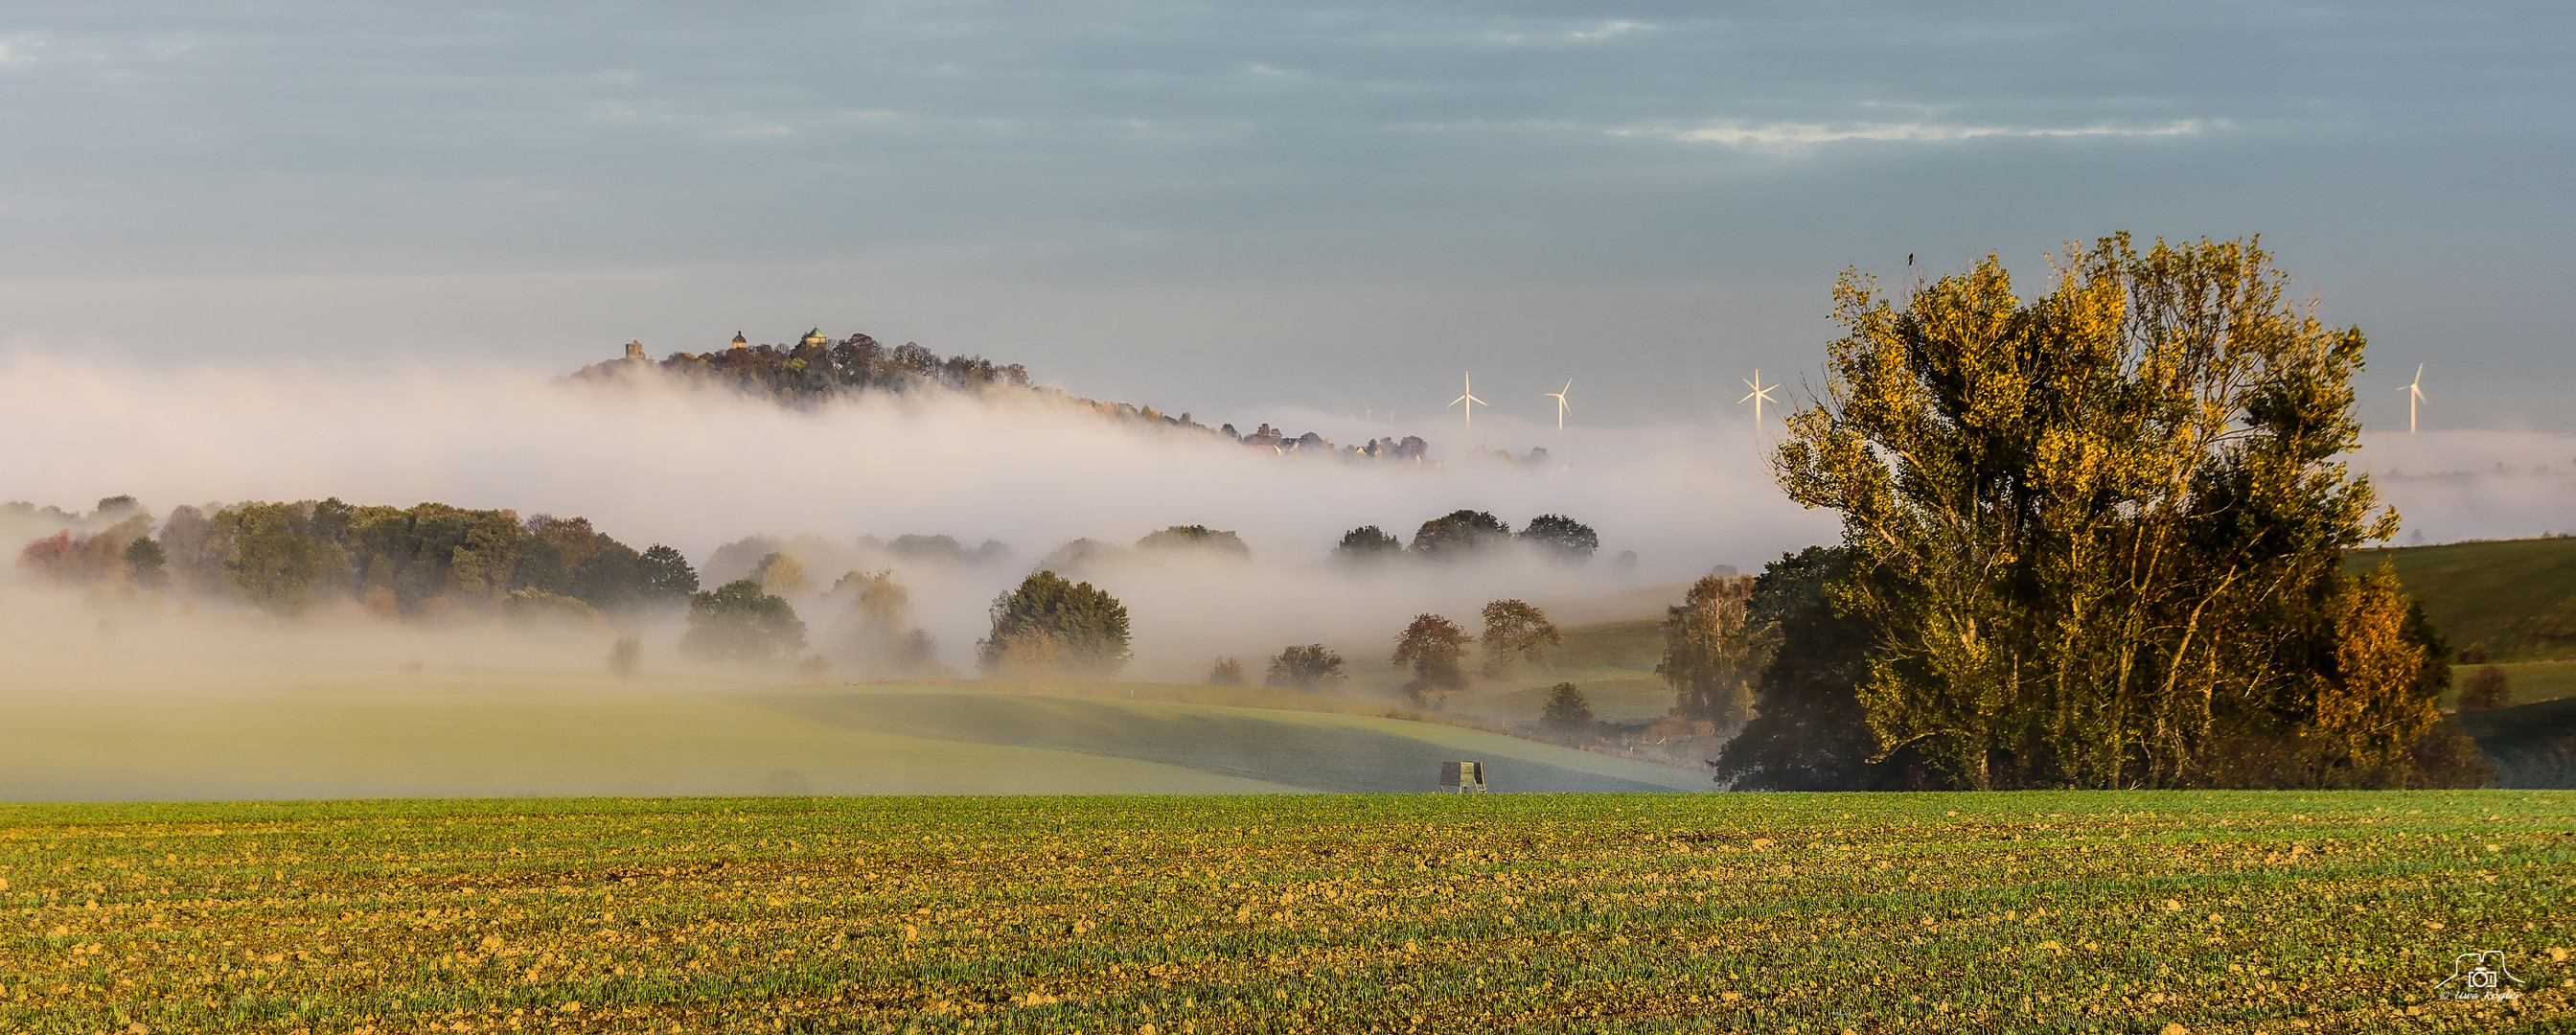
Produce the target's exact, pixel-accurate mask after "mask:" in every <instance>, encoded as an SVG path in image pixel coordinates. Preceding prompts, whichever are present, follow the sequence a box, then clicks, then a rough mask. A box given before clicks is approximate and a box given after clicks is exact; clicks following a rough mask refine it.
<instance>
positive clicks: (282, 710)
mask: <svg viewBox="0 0 2576 1035" xmlns="http://www.w3.org/2000/svg"><path fill="white" fill-rule="evenodd" d="M1409 714H1410V713H1407V712H1404V711H1402V710H1399V709H1392V708H1390V707H1388V706H1386V705H1383V704H1374V703H1368V702H1362V701H1355V700H1350V699H1346V698H1338V697H1327V696H1321V695H1311V694H1295V693H1289V692H1286V691H1278V690H1262V689H1258V688H1241V687H1236V688H1227V687H1205V686H1187V685H1171V684H1152V683H1051V684H1023V683H972V682H960V683H945V684H927V683H911V684H904V683H894V684H865V685H856V686H840V685H827V686H804V687H762V686H757V685H729V684H724V683H719V682H713V681H699V680H689V679H673V680H670V681H667V682H663V683H646V684H641V685H628V684H621V683H618V682H616V681H614V680H610V679H607V678H606V677H604V676H601V675H597V674H578V675H568V674H564V673H560V672H546V671H542V670H529V671H516V670H510V671H502V672H497V673H474V672H461V673H456V674H452V675H450V674H441V673H436V672H433V673H431V674H429V675H425V676H422V677H420V678H419V679H417V680H414V681H410V682H402V681H396V680H390V679H386V678H383V677H381V676H375V675H369V674H358V675H352V676H346V677H316V678H314V679H312V680H311V681H310V682H309V683H306V684H303V685H288V686H286V687H282V688H280V689H275V690H256V689H242V688H224V689H222V690H220V692H217V691H207V692H202V693H186V694H164V693H158V692H153V693H138V692H130V691H120V690H116V689H112V688H111V689H96V690H90V691H88V692H81V693H63V694H56V695H49V696H45V697H40V698H30V699H21V700H18V701H15V702H11V703H8V704H7V705H6V706H5V707H0V726H5V728H7V729H8V730H9V734H10V738H11V745H10V748H9V750H7V751H5V752H0V800H18V801H65V800H70V801H103V800H153V799H161V800H172V799H179V800H188V799H209V798H232V799H259V798H266V799H283V798H319V797H332V798H340V797H450V796H556V795H708V794H941V793H948V794H1108V793H1267V792H1281V791H1340V792H1359V791H1421V790H1428V789H1430V788H1431V787H1433V786H1434V785H1435V781H1436V779H1437V773H1438V766H1439V763H1441V762H1443V761H1447V760H1451V759H1476V760H1480V761H1483V762H1486V763H1487V765H1488V768H1489V769H1490V770H1491V773H1492V775H1491V779H1492V781H1493V785H1494V787H1495V788H1496V789H1498V790H1520V791H1635V790H1714V789H1715V788H1714V785H1712V784H1711V783H1710V782H1709V780H1708V777H1707V776H1706V775H1704V774H1701V773H1695V772H1690V771H1686V770H1682V769H1676V768H1672V767H1668V766H1660V765H1653V764H1649V763H1645V762H1638V761H1632V760H1628V759H1624V758H1616V757H1611V756H1607V755H1601V754H1595V753H1591V752H1584V751H1576V750H1572V749H1569V748H1563V747H1556V746H1552V745H1547V744H1540V743H1535V742H1532V741H1529V740H1524V739H1520V738H1516V737H1510V736H1504V735H1501V734H1497V733H1492V732H1487V731H1484V730H1479V729H1473V728H1467V727H1462V726H1458V725H1454V724H1449V723H1448V722H1446V721H1443V717H1441V716H1423V717H1422V718H1423V719H1425V720H1429V721H1415V720H1413V719H1411V718H1407V717H1406V716H1408V715H1409Z"/></svg>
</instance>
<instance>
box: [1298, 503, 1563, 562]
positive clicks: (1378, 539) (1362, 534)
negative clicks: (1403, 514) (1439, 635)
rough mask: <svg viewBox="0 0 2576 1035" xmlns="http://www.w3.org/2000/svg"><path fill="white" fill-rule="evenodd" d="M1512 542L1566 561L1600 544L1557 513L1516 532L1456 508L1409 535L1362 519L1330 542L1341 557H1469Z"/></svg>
mask: <svg viewBox="0 0 2576 1035" xmlns="http://www.w3.org/2000/svg"><path fill="white" fill-rule="evenodd" d="M1510 542H1518V543H1522V544H1525V545H1528V546H1531V547H1534V548H1537V549H1538V550H1540V551H1543V552H1545V553H1547V554H1549V555H1550V556H1555V557H1560V558H1563V559H1566V560H1569V561H1578V562H1579V561H1586V560H1590V559H1591V558H1592V554H1593V552H1594V551H1596V550H1599V549H1600V548H1601V536H1600V534H1599V533H1597V532H1594V531H1593V530H1592V526H1590V525H1586V524H1584V523H1582V522H1580V521H1576V520H1574V519H1573V518H1570V517H1566V516H1565V515H1563V514H1541V515H1539V516H1537V517H1534V518H1531V519H1530V523H1529V524H1528V525H1527V526H1525V527H1523V528H1522V529H1521V531H1520V532H1519V533H1518V534H1514V533H1513V532H1512V527H1511V526H1510V525H1507V524H1504V523H1503V522H1502V520H1501V519H1498V518H1496V517H1494V516H1493V515H1492V514H1489V513H1486V512H1484V511H1481V510H1457V511H1451V512H1450V513H1447V514H1443V515H1441V516H1439V517H1436V518H1432V519H1431V520H1429V521H1425V522H1423V523H1422V525H1421V527H1419V528H1416V529H1414V531H1413V541H1412V542H1411V543H1410V544H1407V543H1406V542H1405V541H1404V540H1401V539H1397V538H1396V537H1394V536H1392V535H1388V534H1387V533H1386V530H1384V529H1381V528H1379V527H1378V526H1376V525H1362V526H1360V527H1358V528H1354V529H1351V530H1350V531H1348V532H1345V533H1343V534H1342V541H1341V543H1340V544H1339V545H1337V546H1335V547H1334V548H1333V554H1334V556H1336V557H1340V558H1343V559H1345V560H1354V561H1359V560H1372V559H1376V558H1383V557H1393V556H1397V555H1400V554H1410V555H1412V556H1416V557H1426V558H1441V559H1450V560H1454V559H1459V558H1464V557H1471V556H1474V555H1476V554H1477V553H1478V552H1480V551H1485V550H1489V549H1491V548H1493V547H1495V546H1498V545H1501V544H1503V543H1510Z"/></svg>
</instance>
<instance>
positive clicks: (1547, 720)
mask: <svg viewBox="0 0 2576 1035" xmlns="http://www.w3.org/2000/svg"><path fill="white" fill-rule="evenodd" d="M1538 721H1539V724H1540V725H1543V726H1546V727H1547V728H1549V729H1552V730H1555V731H1557V732H1559V733H1579V732H1582V731H1584V730H1588V729H1591V728H1592V702H1591V701H1590V700H1589V699H1587V698H1585V697H1584V696H1583V690H1582V689H1581V688H1579V687H1576V686H1575V685H1574V684H1572V683H1558V684H1556V685H1555V686H1554V687H1551V688H1549V690H1548V692H1547V705H1546V707H1544V708H1541V709H1540V710H1539V715H1538Z"/></svg>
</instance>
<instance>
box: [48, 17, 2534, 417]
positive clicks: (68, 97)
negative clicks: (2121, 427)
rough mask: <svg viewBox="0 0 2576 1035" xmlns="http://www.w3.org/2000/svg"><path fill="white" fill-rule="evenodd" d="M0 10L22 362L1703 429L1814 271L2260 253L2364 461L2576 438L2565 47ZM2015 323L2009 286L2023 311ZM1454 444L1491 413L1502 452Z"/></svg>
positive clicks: (1811, 338) (1821, 307)
mask: <svg viewBox="0 0 2576 1035" xmlns="http://www.w3.org/2000/svg"><path fill="white" fill-rule="evenodd" d="M532 6H533V9H521V8H515V7H514V8H476V7H471V6H467V5H461V4H442V5H349V4H333V5H310V6H299V5H291V4H280V3H264V4H207V3H188V4H175V3H174V4H168V5H161V6H156V5H152V4H116V5H97V4H77V5H76V4H59V5H48V4H40V3H19V4H12V5H9V7H8V9H7V10H6V11H0V120H4V121H0V133H5V134H6V141H7V154H8V157H7V159H6V160H5V161H0V234H5V239H6V240H8V241H9V242H10V245H11V246H10V247H9V248H7V249H5V250H0V348H6V349H12V350H22V351H46V352H54V353H61V354H70V355H98V356H102V357H119V358H145V359H158V358H163V357H167V358H171V359H180V360H186V361H190V362H217V363H235V362H237V363H274V362H280V361H295V362H312V363H318V364H323V365H357V366H364V365H367V364H376V363H383V362H387V361H409V360H418V359H430V360H433V361H434V360H436V359H437V358H439V357H442V356H470V357H474V358H476V359H490V358H494V357H500V358H505V359H508V360H512V361H518V362H525V363H527V364H529V365H532V366H536V367H544V368H564V367H569V366H571V365H574V364H578V363H581V362H586V361H589V360H592V359H596V358H604V357H607V356H610V355H614V354H616V352H617V349H618V346H619V345H620V344H621V343H623V342H624V341H625V340H626V339H628V338H630V337H640V338H642V339H643V340H644V341H645V342H646V343H647V344H648V346H650V347H652V348H653V349H654V350H655V351H656V352H657V353H658V352H661V351H668V350H671V349H678V348H691V349H705V348H712V347H715V346H716V345H717V344H718V343H720V342H721V341H723V340H725V339H727V338H730V337H731V335H732V334H733V332H734V331H736V330H743V331H747V332H749V333H750V334H751V336H752V337H753V338H755V339H757V340H784V339H786V338H789V337H792V336H794V335H795V334H796V333H798V332H801V331H803V330H804V329H805V328H806V327H808V326H813V325H817V324H820V325H822V326H823V327H824V328H825V329H827V330H831V331H835V332H843V331H848V330H854V329H855V330H866V331H869V332H870V333H874V334H876V335H878V336H879V337H882V338H889V339H892V340H895V341H904V340H916V341H919V342H921V343H922V344H924V345H928V346H930V347H932V348H935V349H938V350H940V351H942V352H977V353H982V354H985V355H988V356H994V357H998V358H1003V359H1007V360H1016V361H1020V362H1024V363H1027V364H1028V365H1029V366H1030V367H1031V368H1032V369H1033V370H1035V371H1036V373H1037V374H1038V375H1039V376H1040V378H1041V379H1042V380H1045V381H1047V382H1050V383H1054V384H1058V385H1061V386H1064V387H1067V388H1071V389H1074V390H1076V391H1081V392H1085V393H1089V394H1100V395H1108V396H1112V397H1116V398H1122V399H1130V400H1136V401H1144V402H1151V403H1155V404H1158V405H1163V406H1166V407H1169V408H1173V409H1195V410H1196V411H1198V412H1199V413H1201V414H1209V415H1214V416H1217V417H1219V418H1222V419H1233V420H1245V419H1259V418H1260V416H1261V414H1262V413H1263V412H1264V408H1265V407H1274V408H1276V407H1302V408H1306V409H1311V410H1319V411H1325V412H1338V411H1343V410H1347V411H1350V412H1352V413H1354V414H1356V413H1358V412H1360V411H1361V410H1362V409H1363V408H1371V409H1378V410H1383V409H1385V408H1387V407H1390V406H1395V407H1401V408H1405V409H1407V410H1412V411H1414V412H1427V411H1430V410H1433V409H1436V408H1437V407H1438V406H1439V404H1440V403H1442V402H1444V401H1446V400H1447V399H1448V398H1449V396H1450V395H1454V394H1455V388H1454V387H1453V386H1454V385H1455V384H1456V383H1457V378H1458V374H1459V372H1460V371H1462V370H1473V371H1475V373H1476V377H1477V384H1478V393H1477V394H1478V395H1480V396H1482V397H1484V398H1487V399H1490V400H1493V401H1495V402H1496V403H1498V404H1500V405H1499V406H1498V407H1497V409H1498V410H1499V411H1500V412H1501V414H1502V415H1505V416H1509V415H1513V414H1517V415H1518V416H1521V417H1524V418H1527V419H1530V420H1541V419H1544V417H1545V416H1546V414H1547V412H1548V407H1549V406H1551V405H1552V404H1551V403H1549V402H1548V401H1547V400H1545V399H1542V398H1539V397H1538V396H1537V393H1539V392H1541V391H1546V390H1552V389H1553V388H1554V387H1555V386H1556V385H1557V384H1558V383H1559V382H1561V381H1562V380H1563V379H1564V378H1567V377H1572V378H1574V379H1575V381H1576V391H1575V396H1574V398H1575V401H1576V405H1577V407H1578V409H1577V414H1578V419H1580V420H1588V421H1593V422H1598V423H1604V424H1621V423H1640V422H1646V421H1653V420H1663V419H1693V418H1698V417H1703V416H1705V415H1707V414H1709V413H1712V412H1719V411H1729V410H1731V409H1732V403H1733V400H1734V398H1735V397H1736V396H1737V395H1740V394H1741V389H1740V388H1736V387H1734V386H1735V385H1736V383H1737V381H1738V380H1739V379H1741V378H1742V377H1744V376H1746V375H1747V374H1749V373H1750V372H1751V369H1752V368H1754V367H1756V366H1759V367H1761V368H1762V369H1763V371H1764V372H1765V374H1766V375H1771V376H1774V377H1778V376H1780V375H1784V374H1785V375H1787V377H1788V378H1789V379H1790V380H1791V381H1792V383H1793V384H1794V383H1795V378H1796V377H1797V376H1798V375H1799V374H1800V373H1802V372H1812V371H1813V370H1814V369H1815V368H1816V366H1817V365H1818V362H1819V361H1820V359H1821V356H1822V347H1821V346H1822V343H1823V342H1824V341H1825V340H1827V339H1828V338H1829V337H1830V336H1831V334H1832V328H1831V326H1830V325H1829V324H1828V323H1826V322H1825V321H1824V319H1823V316H1824V314H1825V312H1826V309H1827V297H1826V294H1827V290H1828V288H1829V287H1830V284H1831V282H1832V279H1833V276H1834V274H1835V273H1836V272H1837V271H1838V270H1840V269H1842V268H1843V267H1845V266H1858V267H1860V268H1862V269H1864V270H1868V271H1873V272H1877V273H1879V274H1881V275H1883V276H1885V277H1887V278H1889V279H1890V280H1891V281H1893V280H1894V279H1895V278H1896V277H1899V276H1901V274H1902V271H1903V267H1904V261H1905V256H1906V255H1908V254H1909V253H1910V254H1914V255H1916V256H1917V257H1918V261H1919V262H1921V263H1923V264H1925V265H1926V266H1927V267H1928V268H1930V269H1931V270H1933V271H1935V272H1941V271H1948V270H1954V269H1957V268H1960V267H1963V266H1965V265H1966V264H1968V263H1969V262H1972V261H1973V260H1974V259H1975V258H1976V257H1978V256H1981V255H1983V254H1985V253H1987V252H1989V251H1992V252H1997V253H2000V254H2001V255H2002V256H2003V257H2004V258H2005V259H2006V260H2007V262H2008V263H2010V264H2011V265H2012V266H2013V267H2014V268H2015V269H2016V270H2017V271H2019V272H2022V273H2024V274H2027V275H2031V276H2034V277H2035V276H2036V275H2037V274H2038V273H2039V272H2040V271H2041V270H2043V269H2044V268H2045V266H2044V260H2043V258H2042V256H2043V253H2045V252H2048V251H2051V250H2054V249H2055V248H2057V246H2058V245H2059V244H2060V243H2061V242H2063V241H2066V240H2069V239H2080V238H2090V237H2092V236H2096V235H2099V234H2103V233H2107V232H2110V231H2114V230H2120V229H2127V230H2130V231H2133V232H2135V233H2138V234H2140V235H2142V236H2153V235H2158V234H2162V235H2167V236H2173V237H2197V236H2202V235H2209V236H2222V237H2224V236H2236V235H2242V234H2248V233H2258V232H2259V233H2261V234H2263V235H2265V239H2266V242H2267V244H2269V245H2270V246H2272V247H2273V248H2274V249H2275V250H2276V251H2277V252H2278V254H2279V256H2280V260H2281V263H2282V265H2283V266H2284V267H2286V268H2287V269H2288V270H2289V271H2290V272H2291V273H2292V274H2293V275H2294V276H2295V277H2297V278H2298V280H2299V282H2300V284H2301V285H2302V287H2303V289H2304V290H2306V291H2310V292H2313V293H2314V294H2315V295H2316V297H2318V298H2319V299H2320V306H2321V311H2322V313H2323V315H2324V316H2325V317H2326V318H2327V319H2328V320H2330V321H2333V322H2336V323H2358V324H2360V325H2361V326H2362V327H2363V328H2364V329H2365V330H2367V331H2368V332H2370V334H2371V336H2372V339H2373V342H2374V345H2373V350H2372V353H2373V369H2372V370H2371V371H2370V373H2369V374H2368V375H2367V380H2366V383H2365V388H2366V389H2367V391H2366V393H2365V401H2364V410H2363V412H2364V416H2365V418H2366V419H2367V420H2369V421H2370V422H2371V424H2372V425H2373V426H2374V427H2377V428H2383V429H2384V428H2388V427H2391V426H2392V425H2395V426H2402V424H2403V421H2404V420H2405V412H2404V400H2403V397H2402V396H2401V395H2399V394H2397V392H2396V390H2395V389H2396V387H2397V386H2399V385H2402V384H2404V383H2405V381H2406V379H2407V377H2409V376H2411V375H2412V373H2413V369H2414V365H2415V364H2416V363H2418V362H2422V363H2426V364H2428V367H2429V369H2428V371H2427V373H2426V375H2425V381H2426V391H2427V394H2428V396H2430V400H2429V401H2428V406H2427V409H2426V411H2425V424H2426V426H2427V427H2428V428H2458V427H2533V428H2542V429H2550V430H2562V431H2566V430H2576V407H2570V406H2567V405H2565V404H2563V403H2561V402H2559V401H2558V400H2557V395H2556V393H2557V392H2558V390H2559V388H2560V386H2563V385H2565V384H2567V383H2568V382H2569V381H2570V378H2571V375H2576V335H2571V333H2570V331H2569V330H2568V328H2569V326H2570V323H2571V321H2570V319H2569V317H2570V316H2571V313H2570V308H2571V303H2570V302H2569V298H2570V292H2569V291H2568V290H2567V286H2566V283H2567V280H2568V277H2569V266H2570V263H2569V260H2570V258H2571V248H2570V245H2569V242H2568V236H2569V235H2568V231H2569V230H2570V229H2571V225H2572V224H2576V221H2571V218H2570V217H2571V214H2576V212H2571V203H2570V200H2569V194H2570V192H2569V191H2568V190H2567V189H2566V187H2565V186H2564V184H2565V183H2566V182H2567V181H2569V180H2570V179H2571V176H2570V174H2569V172H2568V170H2569V167H2570V164H2571V163H2570V159H2571V157H2576V146H2571V145H2572V144H2576V133H2571V130H2576V125H2571V122H2572V121H2576V105H2571V103H2570V102H2571V100H2576V75H2571V72H2576V67H2571V65H2576V62H2571V60H2570V58H2569V57H2568V55H2569V53H2570V51H2571V44H2576V8H2571V7H2569V6H2567V5H2564V4H2527V5H2513V4H2446V5H2434V4H2399V3H2390V4H2299V5H2291V4H2275V3H2259V2H2258V3H2244V2H2232V3H2209V4H2189V3H2175V4H2155V5H2138V4H2118V5H2113V4H2085V5H2075V4H2064V3H2054V4H2036V3H2034V4H1985V5H1943V9H1942V10H1939V11H1934V10H1932V8H1931V5H1914V4H1896V3H1878V4H1870V3H1799V4H1787V3H1783V4H1772V5H1764V4H1739V5H1724V6H1719V5H1708V4H1635V3H1631V4H1619V5H1582V6H1576V5H1561V6H1556V5H1537V4H1504V3H1485V4H1442V3H1429V4H1401V3H1373V4H1369V5H1363V6H1353V7H1346V8H1333V7H1321V6H1298V7H1286V6H1277V7H1249V6H1243V5H1189V4H1147V3H1073V4H1047V5H1014V4H981V3H943V4H903V3H892V4H835V5H820V4H787V3H769V4H751V5H734V6H730V7H725V8H714V7H709V6H705V5H681V4H664V5H649V4H638V5H621V6H605V5H599V6H585V5H578V4H549V5H532ZM2034 284H2035V282H2034ZM1479 417H1480V421H1481V419H1482V418H1483V415H1482V414H1480V415H1479Z"/></svg>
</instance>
